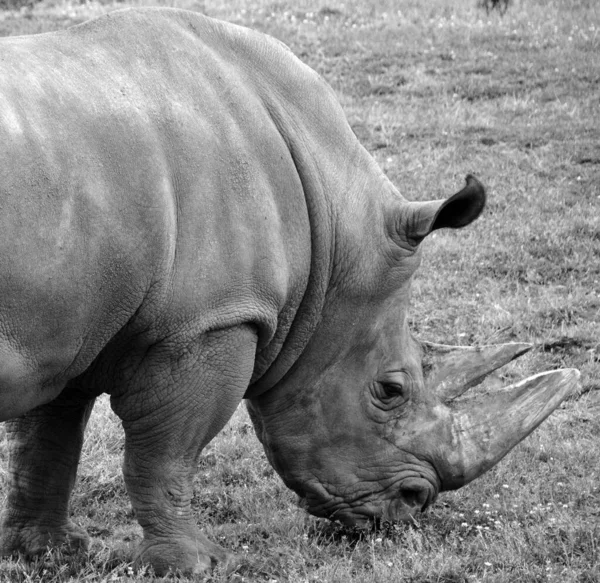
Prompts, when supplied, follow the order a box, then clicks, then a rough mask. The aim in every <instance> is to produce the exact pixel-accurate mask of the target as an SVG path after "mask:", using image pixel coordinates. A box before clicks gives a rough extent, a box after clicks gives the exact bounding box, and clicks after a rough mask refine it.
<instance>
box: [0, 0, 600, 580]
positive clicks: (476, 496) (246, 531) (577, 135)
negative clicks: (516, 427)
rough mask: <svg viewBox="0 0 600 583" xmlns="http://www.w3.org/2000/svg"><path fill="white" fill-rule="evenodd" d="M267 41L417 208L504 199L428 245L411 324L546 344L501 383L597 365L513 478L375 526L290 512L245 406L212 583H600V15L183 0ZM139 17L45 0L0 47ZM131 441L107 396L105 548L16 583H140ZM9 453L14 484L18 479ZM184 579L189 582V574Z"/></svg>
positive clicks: (102, 447) (92, 478) (84, 510)
mask: <svg viewBox="0 0 600 583" xmlns="http://www.w3.org/2000/svg"><path fill="white" fill-rule="evenodd" d="M169 4H171V5H177V6H182V7H186V8H190V9H194V10H200V11H203V12H205V13H207V14H209V15H211V16H215V17H219V18H225V19H228V20H231V21H234V22H237V23H240V24H244V25H248V26H252V27H254V28H257V29H260V30H262V31H265V32H267V33H269V34H272V35H274V36H276V37H278V38H280V39H281V40H283V41H284V42H285V43H287V44H288V45H290V46H291V48H292V49H293V50H294V51H295V52H296V54H298V55H299V56H300V57H301V58H302V59H303V60H304V61H306V62H307V63H308V64H310V65H311V66H312V67H313V68H315V69H316V70H318V71H319V72H320V73H321V74H322V75H323V76H324V77H325V78H326V79H327V80H328V81H329V83H331V85H332V86H333V87H334V88H335V90H336V91H337V93H338V95H339V98H340V100H341V102H342V104H343V106H344V108H345V111H346V113H347V116H348V119H349V121H350V123H351V125H352V127H353V128H354V131H355V133H356V134H357V135H358V136H359V138H360V139H361V141H362V142H363V143H364V144H365V146H366V147H367V148H368V149H369V150H370V151H371V152H372V153H373V155H374V156H375V158H376V159H377V160H378V162H379V163H380V164H381V166H382V167H383V168H384V169H385V171H386V173H387V174H388V175H389V176H390V178H391V179H392V180H393V181H394V182H395V183H396V184H397V185H398V187H399V188H400V190H401V192H403V194H405V196H407V197H408V198H411V199H428V198H436V197H443V196H446V195H448V194H451V193H452V192H454V191H456V190H457V189H458V188H459V187H460V186H461V184H462V181H463V178H464V175H465V174H467V173H468V172H473V173H475V174H477V175H478V176H479V177H480V179H481V180H482V181H483V182H484V183H485V184H486V185H487V187H488V191H489V204H488V207H487V210H486V212H485V213H484V215H483V216H482V218H481V219H480V220H479V221H478V222H477V223H476V224H474V225H473V226H471V227H470V228H469V229H467V230H464V231H461V232H437V233H436V234H434V235H433V236H432V237H430V238H429V239H428V240H427V242H426V243H425V244H424V245H425V248H426V251H425V259H424V262H423V266H422V269H421V271H420V273H419V275H418V277H417V279H416V281H415V288H414V294H413V308H412V325H413V328H414V330H415V331H416V332H417V333H418V334H419V335H420V337H422V338H424V339H429V340H434V341H438V342H450V343H460V344H469V343H486V342H498V341H510V340H521V341H530V342H533V343H535V344H536V349H535V350H534V351H532V352H531V353H530V354H528V355H527V356H525V357H523V358H522V359H521V361H520V362H519V363H516V364H514V365H513V366H512V367H509V368H508V370H507V371H506V372H504V373H502V377H501V380H502V381H503V382H509V381H512V380H514V379H515V378H517V377H522V376H525V375H528V374H533V373H535V372H538V371H540V370H545V369H549V368H555V367H565V366H568V367H577V368H579V369H581V371H582V374H583V376H582V381H583V388H584V392H583V394H582V395H581V396H580V398H578V399H574V400H572V401H569V402H567V403H566V404H565V405H564V406H563V407H562V408H561V409H560V410H559V411H557V412H556V413H555V414H554V415H553V416H552V417H551V418H550V419H549V420H548V421H547V422H546V423H545V424H544V425H542V427H541V428H540V429H539V430H538V431H536V432H535V433H534V434H533V435H532V436H531V437H529V438H528V439H527V440H525V441H524V442H523V443H522V444H521V445H520V446H518V447H517V448H515V450H514V451H513V452H512V453H511V454H510V455H509V456H508V457H507V458H505V460H503V461H502V462H501V463H500V464H499V465H498V466H496V468H494V469H493V470H491V471H490V472H489V473H488V474H486V475H485V476H483V477H482V478H480V479H479V480H477V481H476V482H474V483H473V484H472V485H470V486H468V487H466V488H464V489H462V490H460V491H458V492H455V493H448V494H444V495H442V496H441V497H440V499H439V501H438V502H437V503H436V504H435V505H434V507H432V508H431V509H430V510H429V511H428V512H427V513H426V514H425V515H423V516H422V517H421V518H420V519H419V521H418V522H417V523H416V524H414V525H412V526H408V527H394V528H392V529H390V530H388V531H386V532H378V533H361V532H355V531H353V530H350V529H346V528H342V527H340V526H336V525H333V524H330V523H328V522H326V521H321V520H317V519H314V518H311V517H309V516H307V515H305V514H304V512H303V511H301V510H299V509H297V508H296V506H295V501H294V497H293V495H292V494H291V493H290V492H288V491H287V490H286V489H285V487H284V486H283V485H282V483H281V482H280V480H279V479H278V478H277V476H276V475H275V474H274V472H273V471H272V469H271V468H270V467H269V465H268V463H267V462H266V460H265V458H264V456H263V454H262V452H261V450H260V447H259V445H258V443H257V441H256V439H255V438H254V436H253V432H252V428H251V427H250V424H249V421H248V419H247V417H246V414H245V412H244V410H243V409H240V410H239V411H238V412H237V413H236V414H235V416H234V418H233V419H232V420H231V422H230V423H229V425H228V426H227V427H226V428H225V430H224V431H223V432H222V433H221V434H220V435H219V436H218V437H217V438H216V439H215V440H214V441H213V443H212V444H211V445H210V446H209V447H208V448H207V450H206V451H205V453H204V456H203V458H202V460H201V462H200V465H199V468H198V476H197V482H196V484H197V489H196V498H195V500H194V505H195V507H196V509H197V512H198V520H199V522H201V523H202V524H203V525H204V528H205V529H206V531H207V532H208V534H209V536H211V537H212V538H213V539H214V540H216V541H218V542H220V543H221V544H222V545H224V546H226V547H227V548H229V549H232V550H234V551H235V552H237V553H238V554H239V555H240V557H242V564H241V567H240V568H239V570H238V572H237V573H235V574H234V575H232V576H230V578H229V579H228V578H227V577H226V576H225V575H222V574H219V573H216V574H215V575H214V577H213V578H212V580H213V581H226V580H235V581H271V582H275V581H278V582H283V581H290V582H316V581H322V582H337V581H340V582H344V583H348V582H365V581H367V582H381V581H394V582H396V581H397V582H407V583H408V582H411V583H421V582H440V583H441V582H445V583H451V582H452V583H462V582H465V583H466V582H479V581H486V582H494V583H509V582H511V583H512V582H518V581H523V582H540V583H541V582H561V583H562V582H578V583H592V582H597V581H600V296H599V292H600V210H599V209H600V61H599V59H598V55H599V54H600V8H599V7H598V4H597V2H596V0H515V2H513V3H512V4H511V6H510V8H509V9H508V11H507V13H506V14H505V15H504V17H500V16H499V15H498V14H497V13H496V12H494V13H490V14H489V15H488V14H486V12H485V11H483V10H481V9H478V8H477V7H476V2H475V1H474V0H453V1H452V2H449V1H445V0H430V1H428V2H423V1H422V0H418V1H417V0H371V1H369V2H362V1H359V0H347V1H346V2H343V3H340V2H334V1H333V0H331V1H329V0H294V1H292V0H289V1H285V0H228V1H227V2H224V1H223V0H173V1H172V2H169ZM124 5H125V4H106V3H105V4H99V3H93V2H92V3H85V4H73V3H70V2H64V3H61V2H56V1H53V0H43V1H42V2H41V3H40V4H39V5H37V6H36V7H35V8H34V9H33V10H22V11H18V12H13V13H11V12H5V13H2V14H0V34H26V33H34V32H40V31H45V30H51V29H57V28H61V27H65V26H68V25H69V24H71V23H75V22H81V21H83V20H85V19H87V18H88V17H91V16H95V15H98V14H100V13H102V12H104V11H107V10H112V9H114V8H118V7H121V6H124ZM121 454H122V435H121V431H120V427H119V425H118V423H117V421H116V420H115V419H114V417H113V416H112V415H111V413H110V409H109V407H108V404H107V401H106V400H101V401H100V403H99V405H98V406H97V409H96V411H95V413H94V415H93V418H92V420H91V425H90V428H89V431H88V438H87V441H86V444H85V451H84V454H83V459H82V463H81V468H80V478H79V483H78V485H77V488H76V491H75V494H74V498H73V504H72V511H73V515H74V517H75V519H76V520H77V522H79V523H80V524H81V525H82V526H84V527H85V528H86V529H87V530H88V532H89V533H90V535H91V536H92V546H91V549H90V551H89V553H88V554H85V555H80V556H77V557H61V556H57V555H56V554H49V555H48V556H46V557H43V558H41V559H39V560H37V561H35V562H32V563H26V562H25V561H23V560H12V561H8V560H5V561H2V562H0V580H1V581H22V582H26V581H27V582H29V581H31V582H33V581H49V582H65V581H90V582H92V581H93V582H100V581H105V582H108V581H128V580H129V581H142V580H146V579H151V574H150V573H145V572H142V573H137V574H135V573H133V572H132V570H131V568H130V565H129V563H128V561H129V560H130V558H131V548H132V545H134V544H135V542H136V540H138V539H139V536H140V531H139V528H138V527H137V525H136V523H135V520H134V517H133V516H132V513H131V510H130V505H129V503H128V500H127V498H126V495H125V490H124V486H123V480H122V478H121V474H120V460H121ZM5 463H6V461H5V451H4V449H3V448H0V472H2V471H4V468H5ZM181 580H184V579H181Z"/></svg>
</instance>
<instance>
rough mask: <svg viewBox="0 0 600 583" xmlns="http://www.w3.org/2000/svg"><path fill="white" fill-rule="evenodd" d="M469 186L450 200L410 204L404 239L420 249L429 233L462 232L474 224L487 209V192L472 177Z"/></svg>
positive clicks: (404, 225) (402, 235) (401, 227)
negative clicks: (484, 209)
mask: <svg viewBox="0 0 600 583" xmlns="http://www.w3.org/2000/svg"><path fill="white" fill-rule="evenodd" d="M466 182H467V184H466V186H465V187H464V188H463V189H462V190H461V191H460V192H457V193H456V194H454V195H453V196H451V197H450V198H447V199H446V200H434V201H429V202H410V203H409V216H408V217H406V216H405V217H403V220H402V225H401V226H400V229H402V230H403V231H404V232H403V233H402V234H401V239H403V240H406V241H408V242H409V243H410V244H411V245H413V246H416V245H418V244H419V243H420V242H421V241H422V240H423V239H424V238H425V237H426V236H427V235H429V233H431V232H432V231H435V230H436V229H443V228H446V227H449V228H452V229H458V228H461V227H465V226H467V225H468V224H470V223H472V222H473V221H474V220H475V219H476V218H477V217H478V216H479V215H480V214H481V211H483V207H484V206H485V189H484V188H483V186H482V184H481V183H480V182H479V181H478V180H477V178H475V177H474V176H472V175H471V174H469V175H468V176H467V178H466Z"/></svg>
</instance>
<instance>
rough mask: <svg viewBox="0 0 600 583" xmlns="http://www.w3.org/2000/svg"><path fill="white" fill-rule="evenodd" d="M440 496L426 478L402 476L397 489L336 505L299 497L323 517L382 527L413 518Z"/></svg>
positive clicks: (314, 514) (353, 525)
mask: <svg viewBox="0 0 600 583" xmlns="http://www.w3.org/2000/svg"><path fill="white" fill-rule="evenodd" d="M436 497H437V490H436V488H435V487H434V486H433V485H432V484H431V483H430V482H429V481H428V480H426V479H425V478H416V477H414V478H410V479H407V480H403V481H402V482H401V483H400V484H399V485H398V486H397V487H396V488H395V489H394V492H393V493H392V492H389V491H388V492H379V493H370V494H369V495H367V496H365V497H363V498H358V499H355V500H354V501H352V502H349V501H348V500H345V501H344V502H343V503H338V504H336V505H335V508H334V503H333V501H332V500H329V503H323V502H322V501H321V502H319V501H317V499H316V498H313V496H311V495H306V496H302V497H300V498H299V500H298V504H299V506H300V507H301V508H303V509H304V510H306V511H307V512H309V513H310V514H312V515H313V516H318V517H320V518H328V519H329V520H333V521H336V522H340V523H341V524H343V525H345V526H350V527H354V528H366V529H371V528H375V529H377V528H380V527H382V526H385V525H390V524H396V523H406V522H413V521H414V518H415V516H417V515H418V514H420V513H421V512H424V511H425V509H426V508H427V507H428V506H429V505H430V504H432V503H433V502H434V501H435V499H436Z"/></svg>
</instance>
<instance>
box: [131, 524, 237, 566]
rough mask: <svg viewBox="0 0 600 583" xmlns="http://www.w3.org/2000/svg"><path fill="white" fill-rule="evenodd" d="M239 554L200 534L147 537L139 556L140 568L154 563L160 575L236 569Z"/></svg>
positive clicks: (137, 554)
mask: <svg viewBox="0 0 600 583" xmlns="http://www.w3.org/2000/svg"><path fill="white" fill-rule="evenodd" d="M237 563H238V560H237V557H236V556H235V555H234V554H233V553H230V552H228V551H226V550H225V549H224V548H222V547H220V546H219V545H217V544H214V543H212V542H210V541H209V540H208V539H207V538H206V537H205V536H203V535H202V534H200V533H197V534H195V535H194V537H190V538H185V539H175V538H169V539H161V540H150V541H148V540H144V541H143V542H142V543H141V545H140V547H139V549H138V551H137V553H136V557H135V565H136V567H140V566H142V565H151V566H152V567H153V569H154V572H155V573H156V575H165V574H166V573H168V572H169V571H175V570H177V571H181V572H182V573H184V574H186V575H188V574H192V575H210V574H211V573H212V572H213V570H215V569H218V570H220V571H221V572H223V573H230V572H232V571H233V570H234V569H235V567H236V566H237Z"/></svg>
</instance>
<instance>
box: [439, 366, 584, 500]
mask: <svg viewBox="0 0 600 583" xmlns="http://www.w3.org/2000/svg"><path fill="white" fill-rule="evenodd" d="M578 387H579V371H577V370H575V369H564V370H556V371H551V372H544V373H540V374H537V375H534V376H532V377H529V378H528V379H525V380H523V381H521V382H519V383H516V384H514V385H511V386H508V387H505V388H504V389H503V390H501V391H499V392H498V393H497V394H494V395H486V396H485V397H483V399H482V400H480V399H474V400H471V401H470V402H468V403H463V404H461V405H460V407H457V408H456V410H454V411H453V412H452V414H451V419H452V421H451V429H450V438H449V440H448V443H447V444H446V445H445V446H443V447H442V448H441V450H440V453H441V458H442V459H441V460H440V463H439V465H437V464H436V468H437V470H438V473H439V474H440V478H441V480H442V489H443V490H453V489H456V488H460V487H461V486H464V485H465V484H468V483H469V482H470V481H472V480H474V479H475V478H477V477H478V476H480V475H481V474H483V473H484V472H486V471H487V470H489V469H490V468H491V467H492V466H493V465H494V464H496V463H497V462H498V461H500V460H501V459H502V458H503V457H504V456H505V455H506V454H507V453H508V452H509V451H510V450H511V449H512V448H513V447H514V446H515V445H517V444H518V443H519V442H520V441H521V440H523V439H525V437H527V436H528V435H529V434H530V433H531V432H532V431H533V430H534V429H535V428H536V427H537V426H538V425H539V424H540V423H541V422H542V421H544V419H546V417H548V415H550V414H551V413H552V412H553V411H554V410H555V409H556V408H557V407H558V406H559V405H560V404H561V403H562V402H563V401H564V400H565V399H566V398H567V397H569V396H570V395H572V394H574V393H575V392H576V391H577V390H578Z"/></svg>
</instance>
